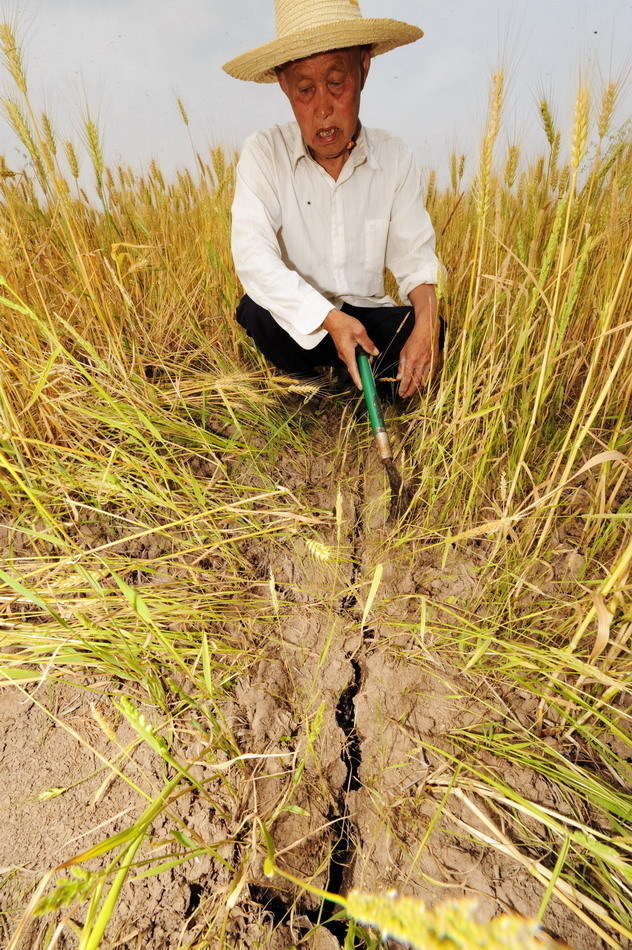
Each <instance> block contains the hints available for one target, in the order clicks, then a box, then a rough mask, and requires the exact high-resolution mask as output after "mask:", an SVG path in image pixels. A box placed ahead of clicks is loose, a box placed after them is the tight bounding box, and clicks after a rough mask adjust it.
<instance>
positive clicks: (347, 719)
mask: <svg viewBox="0 0 632 950" xmlns="http://www.w3.org/2000/svg"><path fill="white" fill-rule="evenodd" d="M363 505H364V495H363V492H362V491H360V493H359V497H358V502H357V504H356V505H355V509H354V521H353V531H352V535H351V538H352V546H351V555H350V562H351V574H350V578H349V590H350V591H353V588H354V586H355V584H356V582H357V579H358V576H359V574H360V569H361V566H362V557H361V540H362V535H363V529H364V522H363V518H362V508H363ZM356 605H357V598H356V596H355V594H353V593H348V594H345V595H344V596H343V597H342V599H341V601H340V608H339V610H340V613H341V614H348V613H350V612H351V611H353V608H354V607H356ZM354 619H357V618H356V617H355V615H354ZM367 633H373V630H365V629H364V628H363V629H362V636H363V643H364V640H365V638H366V634H367ZM356 653H357V651H355V653H348V654H347V655H346V659H347V660H349V663H350V665H351V669H352V676H351V679H350V681H349V683H348V684H347V686H346V687H345V688H344V689H343V691H342V693H341V694H340V698H339V699H338V703H337V705H336V711H335V718H336V724H337V725H338V726H339V728H340V729H341V730H342V732H343V734H344V738H345V741H344V744H343V748H342V751H341V753H340V755H341V758H342V761H343V762H344V764H345V766H346V770H347V771H346V776H345V780H344V782H343V784H342V786H341V788H340V790H339V792H338V795H337V800H336V808H335V810H334V809H333V808H332V809H330V812H329V814H328V820H329V821H330V822H331V824H332V826H333V827H334V828H337V829H338V831H337V836H336V838H335V840H334V843H333V846H332V849H331V856H330V859H329V868H328V877H327V885H326V890H328V891H329V892H330V893H331V894H339V895H341V896H342V895H343V894H344V893H346V891H347V890H348V887H349V885H350V884H351V875H352V873H353V866H354V863H355V857H356V852H357V848H358V845H357V830H356V828H355V826H354V824H353V822H352V820H351V816H350V812H349V804H348V795H349V793H350V792H353V791H357V790H358V789H359V788H361V782H360V765H361V763H362V747H361V740H360V736H359V734H358V731H357V728H356V708H355V697H356V696H357V694H358V692H359V690H360V688H361V686H362V678H363V677H362V667H361V665H360V662H359V661H358V660H357V659H356ZM250 894H251V897H252V898H253V900H255V901H256V902H257V903H258V904H260V905H261V906H262V907H264V908H265V909H266V910H267V911H268V912H269V913H270V915H271V916H272V919H273V921H274V923H275V925H280V924H285V925H288V924H289V922H290V919H291V912H292V906H293V907H294V909H295V911H296V912H298V914H299V916H302V917H303V918H305V919H306V920H308V921H309V923H310V928H311V927H314V926H321V927H325V928H326V929H327V930H328V931H329V932H330V933H331V934H332V935H333V936H334V937H335V938H336V940H337V941H338V943H339V944H340V946H343V945H345V941H346V938H347V929H348V923H349V922H348V920H346V919H342V920H337V919H335V917H336V916H337V915H338V914H340V912H341V908H340V906H339V905H338V904H336V903H334V902H333V901H330V900H323V902H322V904H321V905H320V907H319V908H318V909H316V910H312V909H310V908H307V907H305V906H304V905H303V904H301V903H298V904H297V903H294V904H293V905H291V904H288V902H287V901H286V900H284V899H283V897H281V896H280V895H279V893H278V891H275V890H273V889H272V888H266V887H263V886H261V885H251V886H250ZM294 927H295V929H296V930H297V931H298V932H299V935H300V936H301V937H302V936H305V934H306V933H308V932H309V930H310V928H308V927H303V926H301V925H299V926H297V925H296V923H294ZM353 946H354V947H363V946H364V942H363V941H362V940H361V939H359V938H356V939H355V940H354V943H353Z"/></svg>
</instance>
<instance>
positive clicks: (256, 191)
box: [224, 0, 440, 398]
mask: <svg viewBox="0 0 632 950" xmlns="http://www.w3.org/2000/svg"><path fill="white" fill-rule="evenodd" d="M275 12H276V27H277V38H276V39H275V40H273V41H272V42H270V43H267V44H265V45H264V46H259V47H257V48H256V49H253V50H249V51H248V52H246V53H243V54H242V55H241V56H238V57H236V58H235V59H232V60H231V61H230V62H228V63H226V65H225V66H224V69H225V70H226V72H228V73H229V74H230V75H232V76H234V77H235V78H237V79H243V80H250V81H254V82H274V81H278V83H279V85H280V86H281V89H282V90H283V92H284V93H285V95H286V96H287V98H288V99H289V102H290V105H291V107H292V111H293V113H294V118H295V120H296V122H290V123H288V124H286V125H276V126H274V127H273V128H270V129H265V130H263V131H260V132H258V133H256V134H255V135H253V136H251V137H250V138H249V139H248V140H247V141H246V143H245V145H244V148H243V151H242V153H241V157H240V160H239V163H238V166H237V181H236V188H235V198H234V202H233V208H232V222H233V223H232V251H233V257H234V261H235V267H236V270H237V274H238V276H239V278H240V280H241V282H242V284H243V287H244V290H245V291H246V294H245V296H244V297H243V299H242V301H241V303H240V304H239V307H238V310H237V320H238V322H239V323H240V324H241V326H242V327H244V329H245V330H246V331H247V333H248V334H249V335H250V336H251V337H252V339H253V340H254V342H255V344H256V345H257V347H258V348H259V350H260V351H261V352H262V353H263V355H264V356H265V357H266V359H268V360H269V361H270V362H271V363H272V364H273V365H274V366H276V367H277V368H278V369H280V370H281V371H283V372H284V373H286V374H288V375H290V376H293V377H296V378H299V379H314V378H317V377H318V371H319V369H320V368H322V367H334V368H335V371H336V372H337V373H338V374H339V378H340V379H341V380H343V381H344V379H345V377H346V379H347V380H348V378H349V376H348V375H347V373H348V374H349V375H350V376H351V379H352V380H353V382H354V383H355V384H356V386H357V387H358V388H361V382H360V375H359V372H358V367H357V363H356V356H355V353H356V347H358V346H359V347H362V348H363V349H364V350H365V351H366V352H367V353H368V354H370V355H371V356H373V357H375V358H376V360H375V363H374V370H375V372H376V374H377V375H378V376H380V377H382V378H389V377H390V378H391V379H392V378H393V377H395V378H396V380H397V381H398V386H397V392H398V394H399V395H400V396H401V397H403V398H408V397H410V396H412V395H413V393H415V392H416V391H417V390H418V389H419V388H420V386H422V385H423V384H424V383H426V382H427V381H428V379H429V378H430V377H431V375H432V373H433V370H434V369H435V368H436V366H437V363H438V360H439V351H440V339H439V336H440V321H439V319H438V316H437V301H436V295H435V285H436V282H437V273H438V263H437V258H436V256H435V252H434V247H435V237H434V231H433V228H432V225H431V223H430V219H429V216H428V213H427V211H426V210H425V208H424V205H423V201H422V197H421V191H422V187H421V178H420V173H419V170H418V168H417V167H416V165H415V162H414V160H413V157H412V153H411V151H410V149H409V148H408V147H407V146H406V145H405V144H404V143H403V142H402V141H401V140H400V139H398V138H396V137H394V136H392V135H390V134H389V133H388V132H385V131H382V130H380V129H366V128H364V126H363V125H362V124H361V122H360V96H361V93H362V90H363V89H364V84H365V82H366V79H367V76H368V73H369V69H370V66H371V58H372V57H373V56H376V55H378V54H380V53H384V52H387V51H389V50H392V49H395V48H396V47H398V46H402V45H404V44H406V43H412V42H413V41H415V40H417V39H419V38H420V37H421V36H422V35H423V34H422V31H421V30H420V29H418V28H417V27H415V26H411V25H409V24H407V23H402V22H400V21H398V20H391V19H383V18H380V19H376V18H372V19H369V18H366V17H363V16H362V14H361V11H360V7H359V4H358V0H275ZM385 267H388V268H389V269H390V270H391V271H392V273H393V275H394V277H395V279H396V281H397V285H398V288H399V293H400V296H401V299H402V300H403V301H405V302H406V301H407V302H408V305H407V306H404V307H400V306H396V305H395V301H394V300H393V299H392V298H391V297H389V296H387V295H385V293H384V268H385Z"/></svg>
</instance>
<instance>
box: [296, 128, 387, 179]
mask: <svg viewBox="0 0 632 950" xmlns="http://www.w3.org/2000/svg"><path fill="white" fill-rule="evenodd" d="M301 158H311V155H310V154H309V151H308V150H307V147H306V145H305V142H304V141H303V136H302V135H301V131H300V129H299V127H298V124H297V123H294V146H293V149H292V168H294V169H295V170H296V166H297V165H298V162H299V160H300V159H301ZM350 160H351V161H352V164H353V167H356V166H357V165H362V163H363V162H366V163H367V165H368V166H369V168H374V169H377V170H378V171H379V169H380V167H381V166H380V163H379V162H378V160H377V156H376V154H375V149H374V148H372V147H371V143H370V141H369V137H368V136H367V134H366V130H365V128H364V126H362V127H361V129H360V134H359V135H358V137H357V139H356V144H355V148H354V149H353V151H352V152H351V155H350Z"/></svg>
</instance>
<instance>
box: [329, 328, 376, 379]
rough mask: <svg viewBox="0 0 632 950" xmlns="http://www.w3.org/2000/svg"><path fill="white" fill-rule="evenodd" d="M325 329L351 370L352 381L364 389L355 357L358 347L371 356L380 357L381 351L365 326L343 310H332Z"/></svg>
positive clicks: (339, 354)
mask: <svg viewBox="0 0 632 950" xmlns="http://www.w3.org/2000/svg"><path fill="white" fill-rule="evenodd" d="M323 329H324V330H327V332H328V333H329V334H330V335H331V338H332V340H333V341H334V345H335V347H336V352H337V353H338V356H339V357H340V359H341V360H342V362H343V363H344V364H345V365H346V367H347V369H348V370H349V372H350V374H351V378H352V380H353V381H354V383H355V384H356V386H357V387H358V389H362V383H361V381H360V373H359V371H358V364H357V362H356V356H355V350H356V346H361V347H362V349H363V350H364V351H365V352H366V353H368V354H369V356H379V355H380V351H379V350H378V348H377V347H376V345H375V343H373V341H372V340H371V339H369V336H368V335H367V332H366V330H365V329H364V326H363V325H362V324H361V323H360V321H359V320H356V318H355V317H350V316H349V314H348V313H343V312H342V310H330V311H329V313H328V314H327V316H326V317H325V319H324V321H323Z"/></svg>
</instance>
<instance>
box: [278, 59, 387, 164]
mask: <svg viewBox="0 0 632 950" xmlns="http://www.w3.org/2000/svg"><path fill="white" fill-rule="evenodd" d="M370 63H371V56H370V54H369V53H368V52H367V51H366V50H360V49H358V48H353V49H340V50H334V51H333V52H330V53H317V54H316V55H315V56H309V57H308V58H307V59H300V60H297V61H296V62H294V63H289V64H288V65H287V66H286V67H285V68H284V69H283V70H282V71H281V72H280V73H279V84H280V86H281V88H282V89H283V92H284V93H285V94H286V96H287V97H288V99H289V100H290V105H291V106H292V111H293V112H294V117H295V118H296V121H297V122H298V125H299V128H300V130H301V134H302V136H303V139H304V140H305V144H306V145H307V146H308V147H309V148H310V149H311V152H312V155H313V156H314V158H315V160H316V161H317V162H318V164H319V165H322V166H323V167H324V168H328V167H331V166H332V165H336V164H337V163H340V162H341V160H342V161H343V162H344V158H345V157H346V154H348V153H347V145H348V144H349V142H350V141H351V139H353V137H354V134H355V131H356V128H357V125H358V116H359V113H360V93H361V91H362V89H363V87H364V82H365V80H366V77H367V73H368V72H369V66H370Z"/></svg>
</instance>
